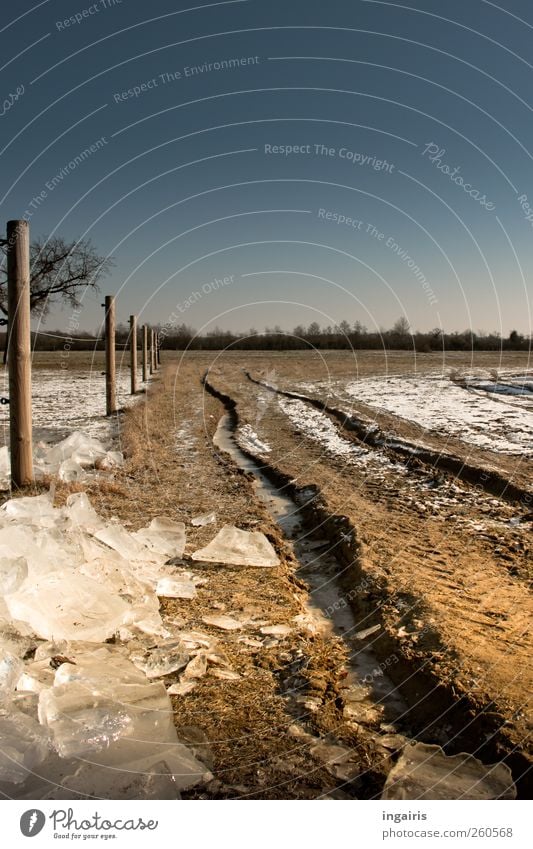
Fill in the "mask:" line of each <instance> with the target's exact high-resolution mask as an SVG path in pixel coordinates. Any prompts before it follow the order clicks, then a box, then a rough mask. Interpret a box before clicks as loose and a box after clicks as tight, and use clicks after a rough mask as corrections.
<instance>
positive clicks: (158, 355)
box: [155, 333, 161, 366]
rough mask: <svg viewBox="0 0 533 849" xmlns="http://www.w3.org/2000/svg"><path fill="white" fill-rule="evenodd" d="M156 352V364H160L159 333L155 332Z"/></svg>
mask: <svg viewBox="0 0 533 849" xmlns="http://www.w3.org/2000/svg"><path fill="white" fill-rule="evenodd" d="M155 350H156V354H157V365H158V366H160V365H161V339H160V337H159V333H158V334H157V345H156V349H155Z"/></svg>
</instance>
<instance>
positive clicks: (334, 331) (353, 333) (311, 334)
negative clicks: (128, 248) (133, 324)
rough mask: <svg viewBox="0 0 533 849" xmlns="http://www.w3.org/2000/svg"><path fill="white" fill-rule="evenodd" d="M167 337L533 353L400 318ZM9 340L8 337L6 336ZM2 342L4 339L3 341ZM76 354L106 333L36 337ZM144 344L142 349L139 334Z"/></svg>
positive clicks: (207, 344) (183, 344)
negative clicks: (381, 324) (384, 325)
mask: <svg viewBox="0 0 533 849" xmlns="http://www.w3.org/2000/svg"><path fill="white" fill-rule="evenodd" d="M156 329H158V330H159V331H160V333H161V339H162V344H161V347H162V348H163V349H166V350H172V351H184V350H186V349H189V350H193V351H219V350H222V349H225V348H231V349H233V350H237V351H254V350H255V351H257V350H260V351H299V350H302V351H303V350H306V349H309V348H317V349H319V350H322V351H327V350H350V349H355V350H361V349H364V350H383V349H385V350H409V351H412V350H415V351H417V352H418V353H430V352H432V351H442V350H446V351H472V350H474V351H501V350H504V351H529V350H530V349H531V343H532V339H531V337H529V336H524V335H522V334H520V333H518V332H517V331H516V330H512V331H511V333H510V334H509V336H506V337H503V336H501V335H500V334H499V333H496V332H492V333H485V332H483V331H478V332H473V331H471V330H464V331H463V332H457V331H456V332H453V333H445V332H444V331H443V330H441V329H440V328H435V329H434V330H430V331H428V332H420V331H414V332H413V331H411V329H410V327H409V323H408V322H407V320H406V319H405V318H400V319H398V321H396V322H395V323H394V325H393V326H392V328H390V329H389V330H384V329H383V330H379V331H376V330H368V329H367V328H366V327H365V326H364V325H363V324H361V322H359V321H356V322H355V323H354V324H350V322H348V321H342V322H341V323H340V324H339V325H335V326H334V327H320V325H319V324H318V323H317V322H316V321H315V322H312V323H311V324H310V325H309V326H308V327H304V326H303V325H298V326H297V327H295V328H294V330H293V331H292V332H291V331H286V330H282V329H281V327H278V326H275V327H266V328H265V329H264V330H263V331H261V332H260V331H258V330H256V329H255V328H251V329H250V330H248V331H246V332H244V333H235V332H232V331H230V330H222V329H221V328H219V327H215V328H214V329H213V330H209V331H208V332H207V333H204V334H197V333H196V331H195V330H194V329H193V328H192V327H189V326H188V325H186V324H180V325H177V326H173V327H170V328H169V327H168V326H167V325H165V326H159V327H157V326H156ZM2 335H5V334H2ZM0 339H1V335H0ZM116 339H117V347H126V346H127V345H128V342H129V328H128V326H127V325H125V324H119V325H118V326H117V335H116ZM67 340H68V344H69V345H70V350H72V351H76V350H77V351H89V350H103V348H104V345H105V342H104V339H103V337H102V336H101V333H100V332H99V331H96V332H95V333H94V334H91V333H87V332H78V333H76V334H74V333H72V334H71V335H70V336H68V335H67V334H66V333H65V332H64V331H61V330H55V331H47V332H44V331H42V332H39V333H35V334H34V337H33V344H34V350H36V351H61V350H62V349H63V348H64V346H65V343H66V341H67ZM138 344H139V346H140V344H141V337H140V334H139V337H138Z"/></svg>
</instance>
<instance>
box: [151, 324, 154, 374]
mask: <svg viewBox="0 0 533 849" xmlns="http://www.w3.org/2000/svg"><path fill="white" fill-rule="evenodd" d="M154 371H155V368H154V331H153V330H152V329H151V328H150V374H153V373H154Z"/></svg>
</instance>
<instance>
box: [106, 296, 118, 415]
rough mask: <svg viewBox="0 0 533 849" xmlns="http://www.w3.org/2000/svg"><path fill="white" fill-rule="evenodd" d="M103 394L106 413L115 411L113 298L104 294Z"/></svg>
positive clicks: (110, 413) (109, 413) (111, 413)
mask: <svg viewBox="0 0 533 849" xmlns="http://www.w3.org/2000/svg"><path fill="white" fill-rule="evenodd" d="M105 395H106V414H107V415H108V416H112V415H113V413H116V411H117V393H116V358H115V298H114V296H113V295H106V296H105Z"/></svg>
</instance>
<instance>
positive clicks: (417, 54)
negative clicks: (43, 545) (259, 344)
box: [0, 0, 533, 335]
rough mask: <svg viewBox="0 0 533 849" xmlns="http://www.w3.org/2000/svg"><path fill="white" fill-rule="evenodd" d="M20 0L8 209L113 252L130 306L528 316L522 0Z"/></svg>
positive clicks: (457, 317) (6, 46) (465, 319)
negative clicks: (319, 0)
mask: <svg viewBox="0 0 533 849" xmlns="http://www.w3.org/2000/svg"><path fill="white" fill-rule="evenodd" d="M10 12H11V15H12V16H13V17H12V18H8V17H7V16H6V15H4V18H3V21H2V28H3V29H2V32H1V37H2V47H3V49H2V52H1V55H2V62H3V67H2V69H1V74H2V92H3V95H2V96H3V98H4V104H3V107H2V109H0V112H1V113H2V114H1V115H0V121H1V125H0V126H1V131H2V132H1V139H0V151H1V163H2V171H1V173H2V181H1V184H0V188H1V203H2V212H3V219H4V221H7V220H8V219H10V218H21V217H27V218H28V220H29V221H30V226H31V231H32V235H33V236H41V235H42V236H45V237H48V236H50V235H53V234H59V235H62V236H64V237H65V238H68V239H72V238H75V239H77V238H87V237H89V238H91V239H92V241H93V242H94V244H95V246H96V247H97V248H98V250H99V252H100V253H102V254H106V255H107V254H110V255H112V256H113V257H114V258H115V262H116V265H115V268H114V270H113V274H112V276H111V277H110V278H109V279H108V280H107V281H106V283H105V284H104V291H102V295H103V294H106V293H116V294H117V296H118V297H117V309H118V317H119V319H121V320H126V319H127V317H128V315H129V314H130V313H133V312H135V313H137V314H138V315H139V317H140V320H141V321H147V322H161V323H165V322H166V321H168V320H169V317H171V316H173V315H174V316H177V317H178V319H177V320H179V321H183V322H185V323H187V324H190V325H192V326H194V327H195V328H197V329H200V328H202V327H205V328H206V329H209V328H210V327H213V326H214V325H215V324H217V325H219V326H221V327H224V328H229V329H232V330H236V329H240V330H246V329H247V328H250V327H256V328H258V329H262V328H263V327H264V326H265V325H268V326H274V325H279V326H281V327H282V328H283V329H291V328H292V327H294V326H295V325H297V324H304V325H306V324H309V323H310V322H311V321H315V320H316V321H318V322H319V323H320V324H322V325H328V324H332V325H333V324H335V323H338V322H340V321H342V320H344V319H347V320H348V321H350V322H354V321H356V320H360V321H362V322H363V323H364V324H366V325H367V326H368V327H369V328H374V327H376V328H377V327H387V326H390V325H391V324H392V323H393V321H394V320H395V319H396V318H398V317H399V316H400V315H405V316H406V317H407V318H408V320H409V322H410V323H411V326H412V327H413V328H417V329H422V330H423V329H429V328H433V327H437V326H442V327H444V328H445V329H448V330H452V329H456V330H463V329H465V328H473V329H474V330H480V329H483V330H486V331H492V330H497V331H501V332H502V333H503V334H505V335H507V334H508V333H509V331H510V330H511V329H512V328H516V329H518V330H519V331H520V332H523V333H530V332H531V327H530V320H531V310H530V304H529V299H528V292H529V293H530V291H531V284H530V280H531V275H532V271H533V267H532V266H533V250H532V245H533V221H530V220H528V215H530V216H531V218H532V219H533V179H532V178H533V151H532V150H531V145H530V137H531V133H530V128H531V117H532V111H533V105H532V103H531V91H532V90H533V85H532V83H533V64H532V63H531V62H530V61H529V59H530V58H531V50H530V45H531V39H532V36H533V10H532V9H531V7H530V4H529V3H527V2H525V0H512V2H510V0H506V2H502V3H499V4H497V3H493V2H488V0H470V2H468V3H465V2H457V0H449V2H448V3H446V4H445V5H443V4H442V3H438V2H436V0H424V2H422V0H412V2H410V3H409V2H408V3H406V4H399V3H395V2H374V0H371V2H367V1H366V0H365V1H364V2H363V0H352V1H351V2H348V0H330V2H328V3H310V2H302V0H293V2H290V3H287V2H286V0H285V2H279V0H273V2H268V3H267V2H259V1H258V0H236V2H223V3H209V4H206V3H204V4H202V3H196V4H194V3H193V2H192V0H191V3H190V4H189V3H171V2H170V0H156V2H153V3H150V4H146V3H145V2H139V0H122V2H118V0H115V2H113V0H97V2H96V3H93V4H91V3H87V2H85V0H79V2H78V0H75V1H74V2H61V0H44V2H40V3H29V2H27V0H22V2H20V3H18V4H17V6H16V7H12V8H11V10H10ZM54 178H55V179H54ZM528 204H530V205H531V207H532V209H531V210H530V209H529V207H528ZM224 278H229V282H227V283H225V284H223V285H221V284H218V283H213V281H223V280H224ZM101 302H102V297H100V296H95V295H94V294H91V295H87V297H85V298H84V299H83V309H82V313H81V324H82V326H83V327H84V328H85V329H89V330H92V329H93V328H95V327H96V326H97V325H98V324H99V322H100V320H101V318H102V309H101V307H100V304H101ZM69 319H70V314H69V310H68V309H67V310H63V311H61V310H54V311H53V312H52V314H51V315H50V316H49V318H48V320H47V326H48V327H49V328H53V327H58V328H64V329H67V327H68V325H69ZM171 320H176V319H174V318H172V319H171Z"/></svg>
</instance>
